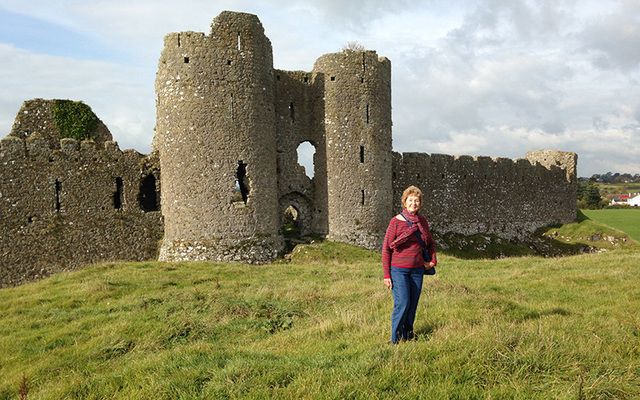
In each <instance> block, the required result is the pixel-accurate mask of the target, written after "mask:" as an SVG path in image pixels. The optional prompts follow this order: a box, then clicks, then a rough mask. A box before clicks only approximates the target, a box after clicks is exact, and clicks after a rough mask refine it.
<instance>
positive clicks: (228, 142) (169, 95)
mask: <svg viewBox="0 0 640 400" xmlns="http://www.w3.org/2000/svg"><path fill="white" fill-rule="evenodd" d="M274 93H275V87H274V70H273V61H272V51H271V43H270V42H269V39H267V38H266V36H265V35H264V29H263V27H262V25H261V24H260V21H259V20H258V18H257V17H256V16H255V15H251V14H245V13H233V12H223V13H221V14H220V15H218V16H217V17H216V18H215V19H214V22H213V25H212V28H211V34H210V35H208V36H207V35H205V34H203V33H195V32H182V33H172V34H169V35H167V36H166V37H165V40H164V49H163V51H162V55H161V56H160V61H159V63H158V73H157V76H156V94H157V102H156V103H157V123H156V138H155V141H154V144H155V146H156V150H157V151H158V152H159V156H160V163H161V169H162V187H163V197H162V211H163V215H164V218H165V236H164V240H163V244H162V247H161V250H160V259H161V260H187V259H188V260H200V259H208V260H227V261H230V260H235V261H241V260H242V261H247V262H266V261H269V260H271V259H273V258H275V257H276V256H277V255H278V253H279V252H280V251H281V250H282V248H283V241H282V237H281V236H280V235H279V234H278V229H279V216H278V211H279V206H278V181H277V174H276V171H277V164H276V128H275V112H274V103H275V98H274V96H275V95H274Z"/></svg>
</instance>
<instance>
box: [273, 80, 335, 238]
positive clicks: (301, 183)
mask: <svg viewBox="0 0 640 400" xmlns="http://www.w3.org/2000/svg"><path fill="white" fill-rule="evenodd" d="M274 73H275V77H276V80H275V83H276V86H275V88H276V93H275V111H276V141H277V146H276V148H277V161H278V191H279V205H280V209H279V215H280V218H282V216H283V215H284V211H285V210H286V208H287V207H289V206H293V207H294V208H295V209H296V210H297V211H298V219H299V221H298V222H299V225H300V228H301V232H300V233H301V234H302V235H307V234H311V233H316V234H320V235H326V233H327V230H328V227H327V215H328V210H327V161H326V160H327V156H326V143H325V136H324V115H325V114H324V112H325V111H324V75H322V74H317V73H313V72H303V71H282V70H275V72H274ZM304 142H309V143H311V144H312V145H313V146H314V148H315V154H314V171H313V179H309V177H308V176H307V174H306V173H305V170H304V167H303V166H302V165H300V164H299V162H298V152H297V150H298V147H299V146H300V144H302V143H304Z"/></svg>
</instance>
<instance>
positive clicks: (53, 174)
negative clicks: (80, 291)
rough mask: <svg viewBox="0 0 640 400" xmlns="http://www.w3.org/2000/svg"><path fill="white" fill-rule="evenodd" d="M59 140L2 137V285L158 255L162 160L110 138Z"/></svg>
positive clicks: (0, 253)
mask: <svg viewBox="0 0 640 400" xmlns="http://www.w3.org/2000/svg"><path fill="white" fill-rule="evenodd" d="M60 144H61V145H60V149H51V148H50V147H49V143H48V141H47V140H46V139H44V138H41V137H40V138H38V137H35V138H30V139H28V140H22V139H19V138H16V137H13V136H8V137H6V138H4V139H2V140H1V141H0V221H1V224H0V237H1V238H2V240H1V241H0V286H6V285H15V284H17V283H21V282H24V281H27V280H31V279H36V278H40V277H43V276H47V275H50V274H51V273H54V272H58V271H64V270H70V269H74V268H77V267H80V266H82V265H86V264H88V263H93V262H97V261H107V260H148V259H154V258H156V257H157V248H158V243H159V240H160V238H161V237H162V218H161V214H160V212H159V211H153V210H154V209H155V210H157V209H158V205H157V204H155V205H154V204H153V203H154V200H159V199H157V196H158V193H159V188H158V187H156V185H155V182H156V179H157V178H159V176H158V174H159V170H158V165H157V160H156V161H154V160H152V159H149V158H147V157H145V156H142V155H140V154H138V153H137V152H135V151H132V150H126V151H124V152H123V151H120V150H119V149H118V147H117V144H116V143H115V142H110V141H109V142H105V144H104V145H103V146H102V147H99V146H97V145H96V143H95V142H91V141H85V142H82V143H79V142H77V141H75V140H73V139H63V140H62V141H61V142H60ZM150 184H151V188H150ZM154 206H155V207H154Z"/></svg>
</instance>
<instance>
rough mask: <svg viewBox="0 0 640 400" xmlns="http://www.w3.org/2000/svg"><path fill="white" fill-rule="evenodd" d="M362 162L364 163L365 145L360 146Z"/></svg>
mask: <svg viewBox="0 0 640 400" xmlns="http://www.w3.org/2000/svg"><path fill="white" fill-rule="evenodd" d="M360 163H361V164H362V163H364V146H360Z"/></svg>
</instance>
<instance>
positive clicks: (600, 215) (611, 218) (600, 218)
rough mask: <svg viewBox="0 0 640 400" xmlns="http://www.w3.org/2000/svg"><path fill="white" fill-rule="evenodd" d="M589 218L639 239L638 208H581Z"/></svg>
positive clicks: (639, 219) (639, 211) (639, 220)
mask: <svg viewBox="0 0 640 400" xmlns="http://www.w3.org/2000/svg"><path fill="white" fill-rule="evenodd" d="M582 212H583V213H584V215H586V216H587V217H589V219H591V220H594V221H597V222H599V223H601V224H605V225H608V226H610V227H612V228H615V229H618V230H620V231H623V232H625V233H627V234H628V235H629V236H630V237H631V238H633V239H634V240H636V241H640V209H638V208H629V209H624V208H618V209H604V210H582Z"/></svg>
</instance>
